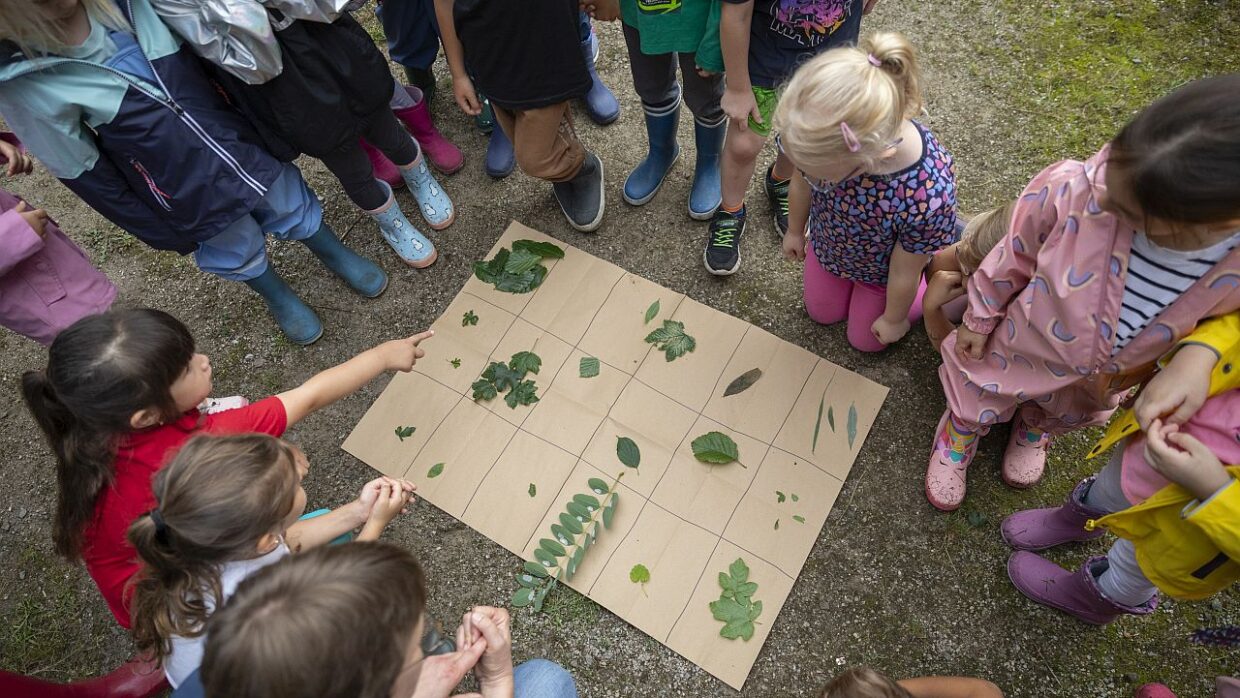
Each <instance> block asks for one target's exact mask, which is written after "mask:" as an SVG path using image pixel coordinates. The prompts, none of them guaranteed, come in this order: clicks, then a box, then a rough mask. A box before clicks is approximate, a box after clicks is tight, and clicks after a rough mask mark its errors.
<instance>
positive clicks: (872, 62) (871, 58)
mask: <svg viewBox="0 0 1240 698" xmlns="http://www.w3.org/2000/svg"><path fill="white" fill-rule="evenodd" d="M865 57H866V60H868V61H869V62H870V65H872V66H874V67H875V68H881V67H882V65H883V62H882V61H880V60H878V56H875V55H874V54H872V53H867V54H865Z"/></svg>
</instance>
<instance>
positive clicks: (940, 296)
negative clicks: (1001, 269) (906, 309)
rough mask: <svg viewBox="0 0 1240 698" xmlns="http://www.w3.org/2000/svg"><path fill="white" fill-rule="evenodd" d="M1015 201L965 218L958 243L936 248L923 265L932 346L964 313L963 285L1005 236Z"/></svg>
mask: <svg viewBox="0 0 1240 698" xmlns="http://www.w3.org/2000/svg"><path fill="white" fill-rule="evenodd" d="M1015 206H1016V202H1015V201H1010V202H1008V203H1006V204H1004V205H1003V206H1000V207H999V208H995V209H991V210H989V211H985V212H983V213H979V214H977V215H976V216H974V217H972V218H970V219H969V222H968V223H965V224H963V225H962V226H960V228H961V232H960V242H957V243H956V244H954V245H952V246H951V247H948V248H946V249H943V250H940V251H939V252H938V253H936V254H935V255H934V258H933V259H931V260H930V265H929V266H928V267H926V294H925V296H924V297H923V298H922V312H923V313H924V314H925V315H924V319H925V323H926V335H927V336H929V337H930V343H931V344H933V345H934V348H935V349H938V348H939V345H941V344H942V343H943V340H944V339H945V338H946V337H947V335H948V334H950V333H951V331H952V330H954V329H956V323H958V322H960V316H961V314H963V313H964V306H965V301H963V300H960V301H959V302H955V301H957V299H962V298H964V296H965V294H966V293H967V292H968V291H967V289H966V288H965V284H966V283H967V282H968V280H969V276H970V275H971V274H972V273H973V271H974V270H975V269H977V268H978V267H979V266H980V265H981V263H982V260H983V259H985V258H986V255H987V254H989V253H990V251H991V250H992V249H994V247H995V245H997V244H999V241H1000V240H1002V239H1003V236H1004V235H1007V231H1008V224H1009V223H1010V222H1011V220H1012V210H1013V209H1014V208H1015Z"/></svg>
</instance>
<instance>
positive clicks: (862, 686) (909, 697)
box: [818, 666, 913, 698]
mask: <svg viewBox="0 0 1240 698" xmlns="http://www.w3.org/2000/svg"><path fill="white" fill-rule="evenodd" d="M818 698H913V694H911V693H909V692H908V691H907V690H905V688H904V687H903V686H901V685H900V684H898V683H896V682H895V681H893V680H891V679H889V678H887V677H886V676H883V675H882V674H880V673H878V672H877V671H874V670H873V669H871V668H869V667H865V666H859V667H853V668H852V669H849V670H848V671H846V672H844V673H843V674H840V675H839V676H837V677H835V678H834V679H831V682H830V683H828V684H827V685H826V686H823V688H822V692H821V693H819V694H818Z"/></svg>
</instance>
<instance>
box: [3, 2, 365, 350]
mask: <svg viewBox="0 0 1240 698" xmlns="http://www.w3.org/2000/svg"><path fill="white" fill-rule="evenodd" d="M122 5H123V8H124V10H123V12H122V10H121V9H118V6H117V4H115V3H113V2H111V1H110V0H58V1H57V2H39V3H35V2H26V1H25V0H0V39H3V40H5V41H7V42H8V43H7V44H6V49H5V50H4V51H2V52H0V54H2V55H3V59H0V112H2V113H3V114H4V117H5V120H6V121H7V122H8V124H9V125H10V126H11V127H12V128H13V130H14V132H16V133H17V134H18V135H19V136H20V137H21V138H22V140H23V141H24V142H25V144H26V146H27V147H28V148H30V150H31V152H33V153H34V154H35V155H36V156H37V157H38V158H39V160H41V161H42V162H43V164H44V165H45V166H47V168H48V170H50V171H51V172H52V173H53V174H55V175H56V176H57V177H58V178H59V179H60V180H61V181H62V182H64V183H65V185H66V186H68V187H69V189H71V190H72V191H73V192H74V193H75V194H77V195H78V196H80V197H81V198H82V200H83V201H85V202H86V203H87V204H88V205H89V206H91V207H92V208H94V209H95V210H97V211H99V212H100V213H102V214H103V215H104V216H106V217H107V218H108V219H109V220H111V221H112V222H113V223H115V224H116V225H118V226H120V227H121V228H122V229H124V230H125V231H126V232H128V233H130V234H132V235H134V236H136V237H137V238H139V239H140V240H142V241H143V242H145V243H146V244H148V245H150V246H151V247H154V248H156V249H160V250H175V251H177V252H180V253H181V254H189V253H191V252H192V253H194V261H195V262H196V263H197V264H198V267H199V268H200V269H202V270H203V271H206V272H210V273H212V274H216V275H217V276H220V277H222V278H225V279H228V280H230V281H240V282H244V283H245V284H246V285H248V286H249V287H250V288H251V289H253V290H254V291H255V292H256V293H258V294H259V295H260V296H262V298H263V300H264V301H265V302H266V304H267V308H268V310H269V311H270V312H271V314H272V315H273V316H274V317H275V320H276V322H277V324H279V326H280V329H281V330H282V331H283V332H284V334H285V335H286V336H287V337H288V338H289V340H291V341H293V342H294V343H297V344H309V343H311V342H314V341H316V340H317V339H318V338H319V337H320V336H322V334H323V325H322V323H321V322H319V318H318V316H317V315H315V313H314V311H313V310H311V309H310V306H308V305H306V304H305V303H304V302H302V300H301V299H300V298H298V297H297V294H296V293H294V292H293V290H292V289H291V288H289V287H288V285H287V284H285V283H284V281H283V280H282V279H281V278H280V277H279V275H277V274H276V272H275V270H274V269H272V268H271V266H270V265H269V264H268V260H267V253H266V235H267V234H271V235H273V236H274V237H277V238H280V239H287V240H299V241H301V242H303V243H305V244H306V246H307V247H309V248H310V250H311V251H312V252H314V254H315V256H317V257H318V258H319V260H320V261H322V262H323V264H324V265H326V266H327V267H328V268H329V269H330V270H331V271H332V272H333V273H335V274H336V275H337V276H339V277H341V278H342V279H344V280H345V282H347V283H348V284H349V286H350V287H351V288H353V290H354V291H357V292H358V293H360V294H361V295H363V296H366V297H374V296H377V295H379V294H380V293H382V292H383V290H384V289H385V288H386V287H387V276H386V275H385V274H384V273H383V270H382V269H380V268H379V267H378V266H377V265H376V264H374V263H373V262H371V261H370V260H367V259H365V258H362V257H360V256H358V255H357V254H355V253H354V252H352V251H351V250H349V249H348V248H347V247H345V246H344V245H342V244H341V243H340V241H339V240H338V239H337V238H336V234H335V232H334V231H332V229H331V227H330V226H328V225H327V224H326V223H324V222H323V209H322V206H321V205H320V204H319V201H318V199H317V198H315V196H314V193H313V192H311V191H310V189H309V188H308V187H307V186H306V183H305V182H304V181H303V180H302V178H301V173H300V172H299V171H298V170H297V168H296V167H294V166H293V165H291V164H287V163H281V162H280V161H278V160H277V159H276V158H274V157H273V156H272V155H271V154H270V153H269V152H267V150H265V149H264V147H263V146H262V145H261V143H262V141H261V138H260V137H259V135H258V134H257V133H256V132H255V131H254V128H253V127H252V126H251V125H250V124H249V123H248V122H247V121H246V120H245V118H244V117H242V116H241V115H240V114H238V113H237V111H236V110H235V109H234V108H233V107H232V106H230V105H229V104H228V103H227V102H226V101H225V100H224V98H223V97H222V96H221V95H219V94H218V93H217V90H216V88H215V87H214V86H213V85H212V83H211V81H209V80H208V79H207V77H206V74H205V73H204V72H203V69H202V65H201V63H200V62H199V60H198V59H197V57H195V56H194V55H192V54H191V53H190V51H189V49H188V48H184V47H182V46H181V45H180V43H179V41H178V40H177V38H176V37H175V36H173V35H172V33H171V32H170V31H169V30H168V28H167V27H166V26H165V25H164V23H163V22H162V21H160V19H159V17H158V16H157V15H156V14H155V12H154V11H153V10H152V9H151V6H150V3H149V0H128V1H127V2H125V3H122Z"/></svg>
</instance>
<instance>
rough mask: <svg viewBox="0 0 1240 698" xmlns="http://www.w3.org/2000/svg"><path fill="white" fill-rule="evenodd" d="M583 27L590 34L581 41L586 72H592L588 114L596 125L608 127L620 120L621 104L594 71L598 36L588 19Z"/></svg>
mask: <svg viewBox="0 0 1240 698" xmlns="http://www.w3.org/2000/svg"><path fill="white" fill-rule="evenodd" d="M583 27H585V30H586V31H587V32H588V34H587V35H586V37H585V38H584V39H582V40H581V53H582V55H584V56H585V59H586V70H588V71H589V72H590V91H589V92H587V93H586V96H585V97H584V101H585V105H586V113H587V114H589V115H590V120H592V121H593V122H594V123H596V124H598V125H599V126H606V125H607V124H610V123H612V122H613V121H615V120H616V119H618V118H620V102H619V100H617V99H616V96H615V95H614V94H612V93H611V90H609V89H607V86H606V85H604V84H603V79H602V78H600V77H599V76H598V71H597V70H595V69H594V57H595V55H597V53H598V36H597V35H596V34H595V33H594V30H593V29H592V28H590V25H589V20H588V19H587V21H586V22H585V23H584V24H583Z"/></svg>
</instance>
